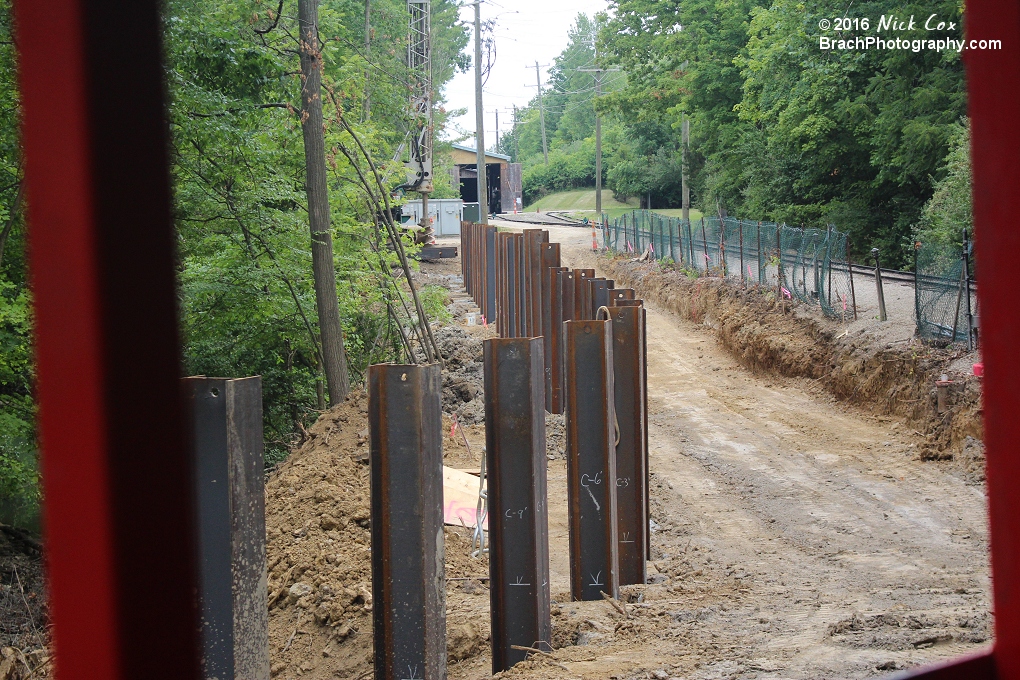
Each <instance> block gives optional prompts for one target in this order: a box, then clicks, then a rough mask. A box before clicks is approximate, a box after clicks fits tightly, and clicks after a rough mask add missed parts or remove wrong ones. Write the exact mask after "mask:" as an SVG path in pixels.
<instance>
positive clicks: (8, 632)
mask: <svg viewBox="0 0 1020 680" xmlns="http://www.w3.org/2000/svg"><path fill="white" fill-rule="evenodd" d="M45 585H46V584H45V579H44V577H43V570H42V546H41V545H40V543H39V541H38V539H37V538H36V537H35V536H33V535H32V534H31V533H29V532H27V531H24V530H21V529H17V528H14V527H9V526H6V525H4V524H0V680H22V678H27V677H29V676H32V677H41V676H42V674H43V673H44V672H45V671H46V669H47V668H48V667H49V660H50V656H49V651H48V642H49V635H48V629H47V610H46V587H45Z"/></svg>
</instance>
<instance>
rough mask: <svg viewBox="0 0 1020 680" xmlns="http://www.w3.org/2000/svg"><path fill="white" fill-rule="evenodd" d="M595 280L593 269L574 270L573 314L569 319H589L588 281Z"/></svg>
mask: <svg viewBox="0 0 1020 680" xmlns="http://www.w3.org/2000/svg"><path fill="white" fill-rule="evenodd" d="M594 278H595V270H594V269H575V270H574V314H573V316H572V317H571V318H572V319H574V320H576V321H581V320H583V319H590V318H591V312H589V311H588V310H589V309H591V304H590V303H589V302H588V281H589V280H591V279H594Z"/></svg>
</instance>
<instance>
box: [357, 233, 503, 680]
mask: <svg viewBox="0 0 1020 680" xmlns="http://www.w3.org/2000/svg"><path fill="white" fill-rule="evenodd" d="M486 231H487V232H489V233H491V231H490V230H486ZM368 384H369V387H368V423H369V433H370V434H369V441H370V446H371V456H370V466H371V478H372V484H371V489H372V490H371V496H372V505H371V508H372V596H373V606H372V621H373V632H374V635H375V677H377V678H386V679H387V680H389V679H391V678H421V679H422V680H442V679H445V678H446V576H445V566H444V562H443V551H444V548H443V544H444V536H443V442H442V439H443V432H442V404H441V401H440V394H441V389H442V376H441V373H440V367H439V365H438V364H432V365H429V366H400V365H396V364H382V365H375V366H372V367H370V368H369V370H368Z"/></svg>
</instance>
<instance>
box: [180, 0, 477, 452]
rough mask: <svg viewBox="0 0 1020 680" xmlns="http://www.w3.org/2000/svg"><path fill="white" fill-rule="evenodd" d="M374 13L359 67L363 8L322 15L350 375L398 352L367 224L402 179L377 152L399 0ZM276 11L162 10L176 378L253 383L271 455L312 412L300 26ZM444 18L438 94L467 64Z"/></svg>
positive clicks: (399, 22) (204, 5) (450, 17)
mask: <svg viewBox="0 0 1020 680" xmlns="http://www.w3.org/2000/svg"><path fill="white" fill-rule="evenodd" d="M372 8H373V15H372V16H373V22H372V23H373V33H374V39H373V40H374V43H375V44H376V47H375V48H374V49H373V50H372V60H371V61H366V60H365V59H364V57H363V55H362V53H361V52H362V50H361V46H362V45H363V43H364V34H363V32H364V20H363V16H364V2H363V0H330V1H327V2H324V3H323V4H322V5H321V7H320V13H319V18H320V39H321V40H322V42H323V48H322V55H323V68H324V74H323V90H324V96H323V103H324V109H325V118H326V120H325V125H326V146H327V164H328V168H329V172H330V180H329V181H330V187H329V189H330V200H331V204H332V228H333V240H334V248H335V257H336V270H337V284H338V288H339V297H340V311H341V318H342V320H343V325H344V335H345V344H346V349H347V353H348V357H349V361H350V366H351V371H352V377H353V379H354V380H355V382H356V381H357V380H358V376H359V375H363V374H364V372H365V370H366V369H367V367H368V365H369V364H371V363H376V362H380V361H388V360H393V359H396V358H399V357H400V356H401V352H402V351H403V349H402V348H403V342H402V339H401V328H400V327H401V326H402V325H404V324H405V323H410V322H409V321H408V318H407V316H408V315H407V314H406V309H405V308H404V306H403V304H402V303H401V302H400V298H399V296H401V295H405V296H406V290H403V289H402V286H401V284H400V283H399V282H398V281H396V280H395V279H394V277H393V275H392V274H391V270H392V267H393V266H394V265H395V261H394V256H393V255H392V254H391V253H390V251H389V249H388V248H387V244H386V240H385V238H382V237H381V236H380V234H379V231H378V229H377V224H378V213H379V211H380V210H381V209H383V208H384V206H383V205H381V204H382V203H383V195H382V194H383V193H385V194H388V193H389V192H390V191H391V190H392V189H394V188H395V187H396V186H397V185H398V184H400V183H401V182H403V181H404V170H403V167H402V163H401V162H400V161H397V162H393V161H392V160H390V159H391V158H392V156H393V153H394V150H395V149H396V147H397V146H398V145H399V144H400V143H401V142H402V141H403V139H404V131H405V130H406V129H407V124H406V115H407V111H406V107H407V101H406V95H405V93H406V91H407V89H406V79H407V71H406V67H405V65H404V55H405V53H406V32H407V27H406V21H407V13H406V5H405V3H404V2H403V1H402V0H373V3H372ZM277 10H278V5H277V3H276V2H268V1H261V0H245V1H240V2H234V3H227V4H224V3H217V2H212V1H211V0H176V1H171V2H170V3H169V4H168V12H167V48H168V63H169V69H168V71H169V74H170V92H171V121H172V126H173V127H172V139H173V150H174V159H173V160H174V162H173V173H174V187H175V198H176V202H175V209H176V215H175V217H176V221H177V225H178V234H179V248H180V262H181V272H180V281H181V299H182V325H183V330H184V338H185V363H186V370H187V372H189V373H193V374H208V375H254V374H260V375H262V377H263V395H264V404H265V416H266V422H265V425H266V434H267V442H268V443H270V444H275V446H273V447H271V448H272V449H273V450H275V451H276V452H277V453H276V455H282V453H283V451H284V450H285V446H286V444H287V443H288V442H289V441H290V438H291V437H292V436H293V434H294V433H295V432H296V431H300V430H301V429H302V427H303V425H304V422H305V421H306V419H308V418H309V417H311V416H312V415H314V408H315V406H316V381H317V380H318V378H319V364H320V362H319V354H318V351H319V350H318V337H317V331H316V329H317V324H316V318H315V295H314V290H313V287H312V276H311V267H310V248H309V244H308V234H307V231H308V229H307V214H306V212H305V208H304V206H305V205H306V202H305V199H304V184H303V182H304V156H303V147H302V141H301V130H300V125H299V121H298V120H297V118H296V111H297V110H298V109H299V106H298V100H299V92H300V87H301V78H300V75H299V69H298V67H297V52H296V42H295V36H296V33H297V31H296V26H295V21H294V20H293V19H292V18H290V17H289V15H288V12H287V11H286V9H285V10H284V12H283V16H280V17H278V16H277V13H276V12H277ZM456 13H457V7H456V5H454V4H453V3H452V2H449V1H447V0H438V1H434V2H433V23H434V31H435V34H434V37H433V39H434V45H435V51H434V62H433V63H434V70H435V73H434V77H435V78H436V87H437V90H438V88H439V86H440V85H441V83H442V82H444V81H445V80H446V79H449V78H450V77H451V76H452V75H453V73H454V70H455V69H456V68H461V67H463V66H465V63H464V61H463V60H462V59H461V58H460V57H459V56H458V55H460V54H461V50H462V48H463V47H464V45H465V44H466V34H465V32H464V30H463V29H462V28H460V27H458V26H457V25H456V16H457V14H456ZM366 73H367V74H368V78H369V87H370V90H371V115H370V117H369V118H368V119H367V120H366V119H365V116H364V112H363V106H362V103H363V97H364V88H365V74H366ZM439 122H440V124H442V118H440V120H439ZM362 148H364V150H365V151H366V152H367V154H368V155H369V156H370V157H372V158H373V159H374V161H375V164H376V165H377V167H378V170H379V173H380V177H381V178H382V181H383V183H384V184H385V187H386V192H380V191H379V190H378V186H377V185H376V181H375V175H374V172H373V170H372V168H371V166H370V162H369V160H368V159H367V158H366V157H365V153H362ZM369 191H371V192H372V194H373V195H374V198H375V202H372V201H370V200H367V197H368V192H369ZM426 298H427V299H428V296H426ZM408 304H410V303H409V301H408ZM433 307H435V305H433Z"/></svg>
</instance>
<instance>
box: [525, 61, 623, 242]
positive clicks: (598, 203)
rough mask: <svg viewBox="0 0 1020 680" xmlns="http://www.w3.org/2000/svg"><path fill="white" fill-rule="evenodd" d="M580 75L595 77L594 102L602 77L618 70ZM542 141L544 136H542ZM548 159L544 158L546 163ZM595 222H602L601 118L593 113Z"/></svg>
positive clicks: (596, 69) (589, 71)
mask: <svg viewBox="0 0 1020 680" xmlns="http://www.w3.org/2000/svg"><path fill="white" fill-rule="evenodd" d="M577 70H578V71H579V72H582V73H591V74H592V75H593V76H594V77H595V100H596V101H598V98H599V97H601V96H602V76H603V75H604V74H606V73H609V72H611V71H619V70H620V69H618V68H612V69H605V68H579V69H577ZM543 139H544V135H543ZM548 162H549V159H548V158H546V163H548ZM595 220H596V221H597V222H601V221H602V116H600V115H599V112H598V111H597V110H596V111H595Z"/></svg>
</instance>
